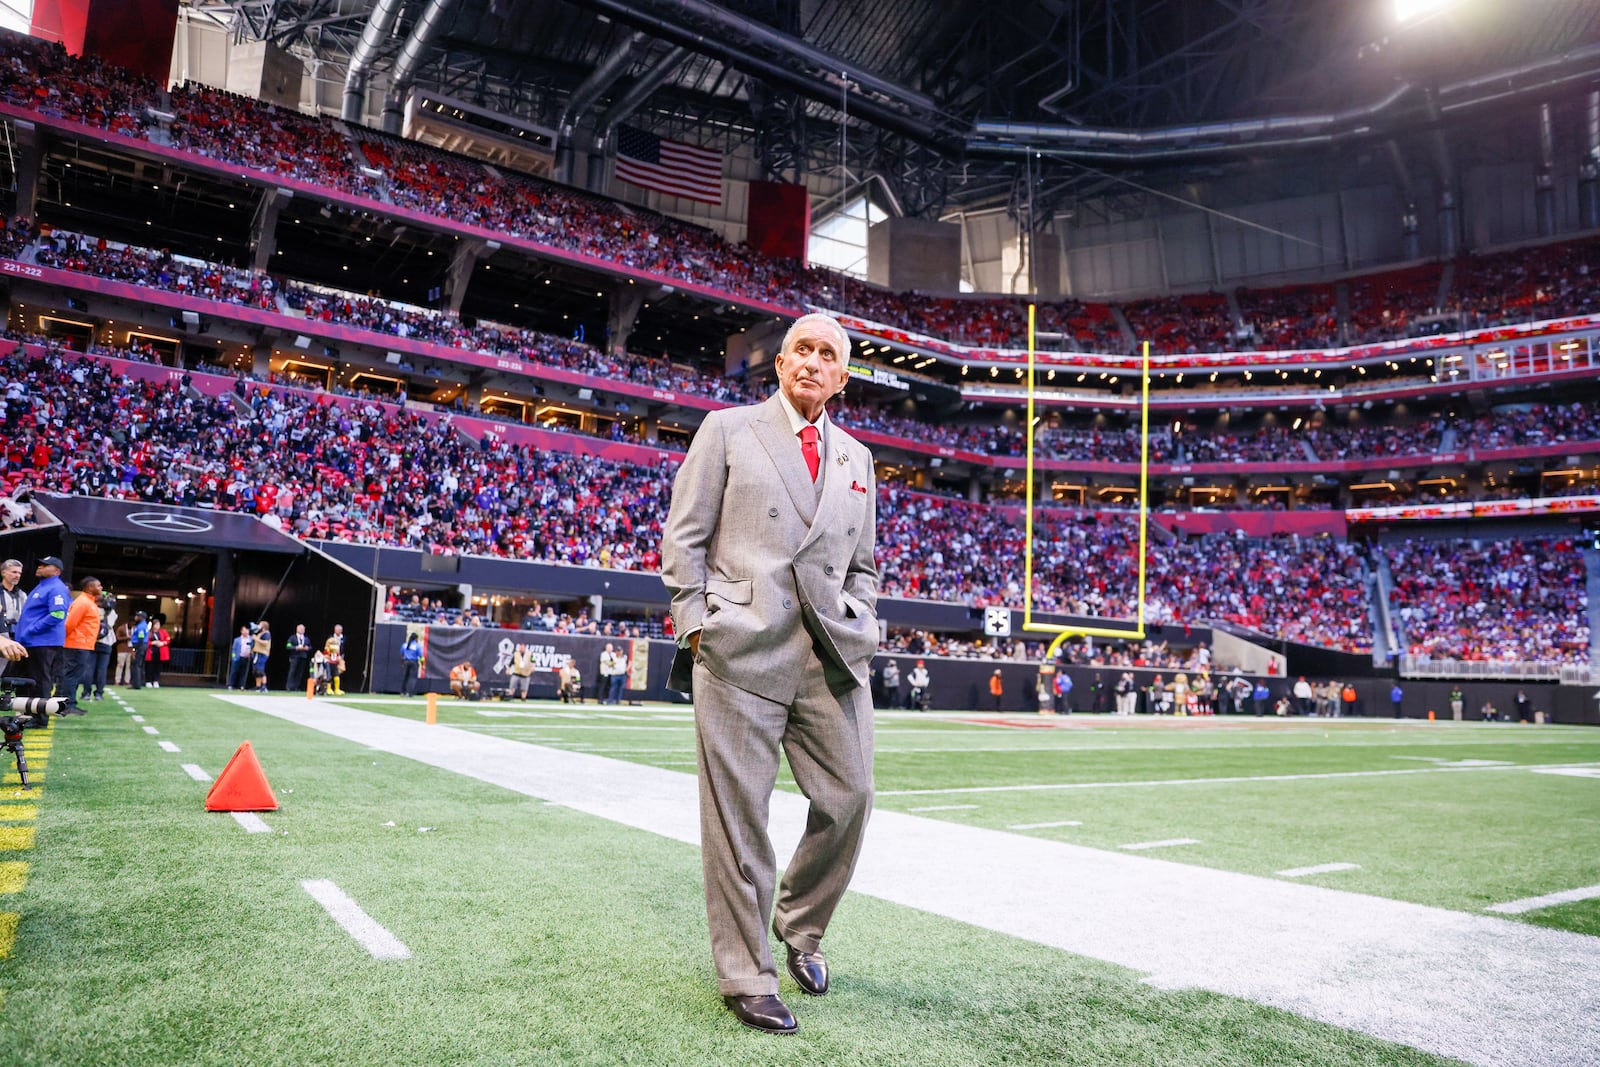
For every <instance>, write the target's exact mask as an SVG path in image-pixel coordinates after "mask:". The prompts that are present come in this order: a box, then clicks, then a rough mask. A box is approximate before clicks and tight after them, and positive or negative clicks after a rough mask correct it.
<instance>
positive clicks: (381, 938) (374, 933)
mask: <svg viewBox="0 0 1600 1067" xmlns="http://www.w3.org/2000/svg"><path fill="white" fill-rule="evenodd" d="M300 888H301V889H304V890H305V891H306V892H307V893H310V894H311V899H312V900H315V901H316V902H317V903H318V904H321V905H322V910H324V911H326V912H327V913H328V916H329V917H330V918H332V919H333V921H334V922H336V923H338V924H339V925H340V926H342V927H343V928H344V932H345V933H347V934H349V935H350V936H351V937H353V938H355V940H356V944H358V945H360V946H361V947H362V948H364V949H366V950H367V951H368V952H369V953H371V954H372V958H373V959H375V960H408V959H410V958H411V950H410V949H409V948H406V946H405V945H403V944H402V943H401V942H400V939H399V938H397V937H395V936H394V935H393V934H391V933H390V932H389V931H387V930H385V929H384V928H383V927H382V926H379V925H378V922H377V920H376V919H374V918H373V917H372V916H370V915H368V914H367V913H366V912H364V911H362V910H361V905H359V904H357V903H356V902H355V901H354V900H351V899H350V897H349V895H348V894H347V893H345V891H344V890H342V889H340V888H339V887H338V886H336V885H334V884H333V883H332V882H330V881H328V880H326V879H320V878H308V879H305V880H304V881H302V882H301V883H300Z"/></svg>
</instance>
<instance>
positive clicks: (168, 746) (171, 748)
mask: <svg viewBox="0 0 1600 1067" xmlns="http://www.w3.org/2000/svg"><path fill="white" fill-rule="evenodd" d="M156 744H158V745H160V746H161V751H163V752H182V751H183V749H181V748H179V747H178V746H177V745H175V744H173V743H172V742H171V741H157V742H156Z"/></svg>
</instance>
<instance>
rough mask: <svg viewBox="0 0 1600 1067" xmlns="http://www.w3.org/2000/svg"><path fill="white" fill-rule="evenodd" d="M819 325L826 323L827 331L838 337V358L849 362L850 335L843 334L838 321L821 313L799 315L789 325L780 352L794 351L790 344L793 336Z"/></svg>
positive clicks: (813, 312)
mask: <svg viewBox="0 0 1600 1067" xmlns="http://www.w3.org/2000/svg"><path fill="white" fill-rule="evenodd" d="M820 323H826V324H827V327H828V329H830V330H832V331H833V332H834V335H835V336H837V337H838V339H839V346H838V347H839V358H840V359H842V360H845V361H846V362H849V359H850V335H849V334H847V333H845V332H844V327H843V326H841V325H839V320H838V319H836V318H834V317H833V316H832V315H829V314H826V313H825V312H821V311H812V312H808V313H806V314H804V315H801V316H800V317H799V318H798V319H795V320H794V324H793V325H791V326H790V327H789V329H788V331H787V332H785V333H784V335H783V348H782V349H781V350H782V351H784V352H792V351H794V348H793V344H792V342H793V341H794V338H795V335H796V334H797V333H799V332H800V330H801V328H802V327H804V326H810V325H814V324H820Z"/></svg>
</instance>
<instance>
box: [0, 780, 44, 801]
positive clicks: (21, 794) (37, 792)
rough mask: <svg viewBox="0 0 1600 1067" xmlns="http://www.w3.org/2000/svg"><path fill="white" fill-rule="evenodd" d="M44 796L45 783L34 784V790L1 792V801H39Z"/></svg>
mask: <svg viewBox="0 0 1600 1067" xmlns="http://www.w3.org/2000/svg"><path fill="white" fill-rule="evenodd" d="M43 794H44V783H43V782H34V783H33V788H32V789H13V790H11V791H10V792H5V791H3V790H0V800H38V799H39V797H40V796H42V795H43Z"/></svg>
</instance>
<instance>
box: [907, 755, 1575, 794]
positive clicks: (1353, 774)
mask: <svg viewBox="0 0 1600 1067" xmlns="http://www.w3.org/2000/svg"><path fill="white" fill-rule="evenodd" d="M956 751H959V750H956ZM1593 766H1595V764H1593V763H1552V764H1548V765H1546V768H1545V769H1544V770H1541V771H1540V773H1541V774H1549V773H1551V772H1552V770H1553V769H1555V768H1564V767H1593ZM1539 767H1540V765H1539V764H1536V763H1511V764H1507V765H1506V766H1504V767H1405V768H1402V769H1400V770H1393V771H1320V772H1317V773H1314V774H1241V775H1235V776H1233V777H1228V778H1148V779H1144V780H1141V781H1137V782H1049V783H1041V784H1038V785H961V786H954V787H952V788H950V789H880V790H878V794H877V795H878V796H880V797H931V796H941V795H944V794H947V793H1029V792H1035V791H1039V790H1050V789H1129V788H1134V787H1138V786H1150V785H1228V784H1231V783H1235V782H1309V781H1314V780H1316V779H1320V778H1386V777H1389V776H1391V775H1396V774H1470V773H1473V772H1477V771H1532V770H1538V769H1539Z"/></svg>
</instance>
